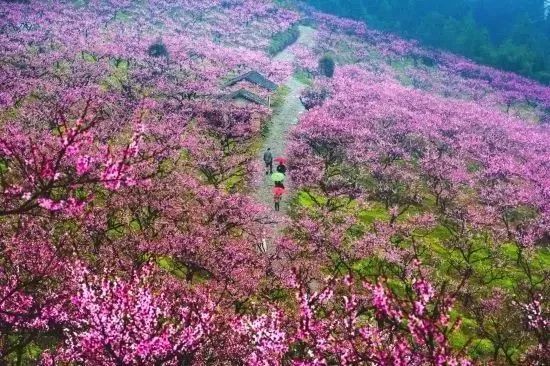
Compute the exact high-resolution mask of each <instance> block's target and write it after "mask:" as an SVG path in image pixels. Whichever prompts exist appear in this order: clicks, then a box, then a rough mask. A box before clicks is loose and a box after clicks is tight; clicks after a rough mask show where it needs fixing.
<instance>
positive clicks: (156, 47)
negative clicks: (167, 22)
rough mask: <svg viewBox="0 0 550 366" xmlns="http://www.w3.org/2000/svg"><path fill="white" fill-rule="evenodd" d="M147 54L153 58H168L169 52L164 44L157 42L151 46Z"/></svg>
mask: <svg viewBox="0 0 550 366" xmlns="http://www.w3.org/2000/svg"><path fill="white" fill-rule="evenodd" d="M147 53H149V56H151V57H167V56H168V50H167V49H166V46H165V45H164V43H162V42H155V43H153V44H152V45H151V46H149V49H148V50H147Z"/></svg>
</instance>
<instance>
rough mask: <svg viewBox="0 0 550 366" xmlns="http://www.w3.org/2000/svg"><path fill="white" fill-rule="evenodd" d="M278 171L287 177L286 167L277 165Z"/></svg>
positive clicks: (280, 164) (281, 164)
mask: <svg viewBox="0 0 550 366" xmlns="http://www.w3.org/2000/svg"><path fill="white" fill-rule="evenodd" d="M277 171H278V172H279V173H283V174H285V175H286V165H284V164H283V163H279V165H277Z"/></svg>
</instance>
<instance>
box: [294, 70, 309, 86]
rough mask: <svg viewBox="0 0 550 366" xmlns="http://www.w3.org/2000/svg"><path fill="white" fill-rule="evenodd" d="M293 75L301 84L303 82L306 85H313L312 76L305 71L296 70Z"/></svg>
mask: <svg viewBox="0 0 550 366" xmlns="http://www.w3.org/2000/svg"><path fill="white" fill-rule="evenodd" d="M294 77H295V78H296V80H298V81H299V82H301V83H302V84H305V85H307V86H313V81H314V80H313V76H312V75H311V74H310V73H309V72H307V71H303V70H299V71H296V72H295V73H294Z"/></svg>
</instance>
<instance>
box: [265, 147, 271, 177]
mask: <svg viewBox="0 0 550 366" xmlns="http://www.w3.org/2000/svg"><path fill="white" fill-rule="evenodd" d="M264 163H265V175H268V174H273V154H272V153H271V148H270V147H268V148H267V150H266V152H264Z"/></svg>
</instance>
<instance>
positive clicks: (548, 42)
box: [307, 0, 550, 84]
mask: <svg viewBox="0 0 550 366" xmlns="http://www.w3.org/2000/svg"><path fill="white" fill-rule="evenodd" d="M307 2H308V3H309V4H311V5H313V6H315V7H316V8H318V9H320V10H322V11H325V12H330V13H332V14H335V15H339V16H344V17H349V18H354V19H358V20H363V21H366V22H367V24H368V25H369V26H371V27H373V28H375V29H379V30H383V31H390V32H395V33H397V34H399V35H401V36H404V37H406V38H413V39H417V40H419V41H421V42H422V43H423V44H425V45H428V46H433V47H438V48H442V49H446V50H449V51H451V52H454V53H458V54H461V55H464V56H466V57H469V58H472V59H474V60H476V61H478V62H481V63H484V64H487V65H491V66H495V67H497V68H500V69H504V70H508V71H513V72H517V73H520V74H523V75H526V76H528V77H531V78H534V79H537V80H539V81H541V82H543V83H545V84H550V14H548V13H546V14H548V15H549V16H545V3H546V4H547V5H546V6H547V7H548V6H549V3H550V2H548V1H546V2H545V0H452V1H442V0H307Z"/></svg>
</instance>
